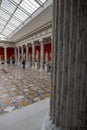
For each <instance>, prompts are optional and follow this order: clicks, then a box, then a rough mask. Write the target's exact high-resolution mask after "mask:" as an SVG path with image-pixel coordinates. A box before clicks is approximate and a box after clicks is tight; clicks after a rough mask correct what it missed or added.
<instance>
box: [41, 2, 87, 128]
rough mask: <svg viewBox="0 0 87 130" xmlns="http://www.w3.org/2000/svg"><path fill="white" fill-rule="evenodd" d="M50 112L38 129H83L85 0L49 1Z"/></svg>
mask: <svg viewBox="0 0 87 130" xmlns="http://www.w3.org/2000/svg"><path fill="white" fill-rule="evenodd" d="M52 52H53V53H52V77H51V80H52V83H51V86H52V87H51V88H52V90H51V100H50V112H49V116H48V117H47V119H46V121H45V123H44V125H43V128H42V130H87V0H84V1H82V0H54V1H53V47H52Z"/></svg>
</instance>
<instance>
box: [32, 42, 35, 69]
mask: <svg viewBox="0 0 87 130" xmlns="http://www.w3.org/2000/svg"><path fill="white" fill-rule="evenodd" d="M34 60H35V44H34V42H33V43H32V69H34V62H35V61H34Z"/></svg>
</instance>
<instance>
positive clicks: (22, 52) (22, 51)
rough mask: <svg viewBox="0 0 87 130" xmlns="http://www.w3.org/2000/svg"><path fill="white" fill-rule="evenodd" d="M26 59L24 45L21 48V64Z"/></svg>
mask: <svg viewBox="0 0 87 130" xmlns="http://www.w3.org/2000/svg"><path fill="white" fill-rule="evenodd" d="M23 58H24V49H23V45H22V46H21V62H22V61H23Z"/></svg>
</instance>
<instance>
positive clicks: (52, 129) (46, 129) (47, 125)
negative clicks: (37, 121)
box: [42, 116, 60, 130]
mask: <svg viewBox="0 0 87 130" xmlns="http://www.w3.org/2000/svg"><path fill="white" fill-rule="evenodd" d="M42 130H60V128H57V127H56V126H55V125H53V124H52V121H51V120H50V117H49V116H47V117H46V119H45V121H44V124H43V126H42Z"/></svg>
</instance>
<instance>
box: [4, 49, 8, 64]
mask: <svg viewBox="0 0 87 130" xmlns="http://www.w3.org/2000/svg"><path fill="white" fill-rule="evenodd" d="M4 61H5V64H7V47H4Z"/></svg>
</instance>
